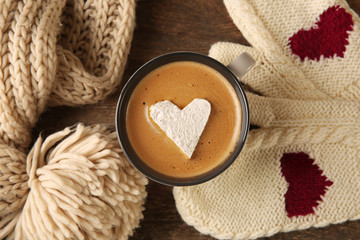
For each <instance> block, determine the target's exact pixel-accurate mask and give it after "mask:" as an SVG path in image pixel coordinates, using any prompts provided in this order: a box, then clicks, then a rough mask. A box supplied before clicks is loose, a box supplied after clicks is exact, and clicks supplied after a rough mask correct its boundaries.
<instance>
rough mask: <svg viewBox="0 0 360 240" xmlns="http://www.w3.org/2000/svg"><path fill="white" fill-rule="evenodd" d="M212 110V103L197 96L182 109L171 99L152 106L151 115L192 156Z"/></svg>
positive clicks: (188, 155)
mask: <svg viewBox="0 0 360 240" xmlns="http://www.w3.org/2000/svg"><path fill="white" fill-rule="evenodd" d="M210 112H211V104H210V103H209V102H208V101H207V100H205V99H200V98H195V99H194V100H193V101H192V102H191V103H189V104H188V105H187V106H186V107H185V108H183V109H182V110H181V109H180V108H179V107H178V106H176V105H175V104H173V103H172V102H170V101H167V100H165V101H161V102H158V103H156V104H154V105H152V106H151V107H150V117H151V118H152V120H153V121H154V122H155V123H156V124H157V125H158V126H159V127H160V128H161V129H162V130H163V131H164V132H165V134H166V135H167V136H168V137H169V138H170V139H171V140H172V141H173V142H174V143H175V144H176V145H177V146H178V147H179V148H180V149H181V150H182V151H183V152H184V153H185V155H186V156H187V157H189V158H191V156H192V154H193V152H194V150H195V148H196V145H197V144H198V142H199V139H200V136H201V134H202V132H203V130H204V128H205V126H206V123H207V121H208V119H209V116H210Z"/></svg>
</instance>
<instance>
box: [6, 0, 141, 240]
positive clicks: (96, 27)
mask: <svg viewBox="0 0 360 240" xmlns="http://www.w3.org/2000/svg"><path fill="white" fill-rule="evenodd" d="M0 13H1V14H0V239H3V238H8V239H13V238H16V239H112V238H115V236H116V238H117V239H126V238H127V237H128V235H130V234H131V233H132V231H133V228H135V227H136V226H137V225H138V223H139V220H140V218H142V214H141V212H142V209H143V207H142V205H143V202H144V198H145V196H146V192H145V185H146V184H147V180H146V178H145V177H144V176H142V175H140V174H139V173H138V172H137V171H136V170H135V169H134V168H133V167H132V166H131V165H129V163H128V162H127V160H126V159H125V158H124V156H123V154H122V152H121V149H120V147H119V145H118V142H117V139H116V137H115V135H114V133H110V132H109V131H107V130H106V129H104V128H102V127H100V126H95V127H84V126H83V125H78V126H77V127H76V128H75V129H73V130H71V129H69V128H67V129H65V130H64V131H61V132H59V133H55V134H53V135H51V136H49V137H48V138H47V139H46V140H45V141H44V140H43V139H42V138H41V137H40V138H39V139H38V140H37V141H36V143H35V145H34V146H33V148H32V150H31V151H30V153H29V155H28V156H26V154H25V153H26V152H27V149H28V147H29V144H30V142H31V137H30V132H31V128H32V127H33V126H34V125H35V123H36V121H37V119H38V117H39V115H40V114H41V113H42V112H43V111H44V109H45V108H46V105H47V104H48V102H50V104H51V105H60V104H66V105H78V104H87V103H93V102H96V101H99V100H102V99H104V98H105V97H106V96H107V95H108V94H110V93H111V92H113V91H115V90H116V86H117V85H118V84H119V82H120V79H121V76H122V74H123V71H124V66H125V63H126V60H127V55H128V53H129V49H130V43H131V38H132V33H133V29H134V21H135V1H134V0H119V1H110V0H109V1H91V0H90V1H75V0H69V1H65V0H58V1H51V0H45V1H44V0H29V1H21V0H18V1H16V0H5V1H2V2H1V3H0ZM15 228H16V230H15V231H14V229H15Z"/></svg>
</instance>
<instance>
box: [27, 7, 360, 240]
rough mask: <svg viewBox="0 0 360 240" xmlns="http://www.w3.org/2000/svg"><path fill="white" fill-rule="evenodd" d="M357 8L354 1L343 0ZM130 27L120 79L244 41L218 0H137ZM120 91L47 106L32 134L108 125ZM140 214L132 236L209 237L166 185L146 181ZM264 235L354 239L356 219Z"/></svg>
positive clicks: (277, 239)
mask: <svg viewBox="0 0 360 240" xmlns="http://www.w3.org/2000/svg"><path fill="white" fill-rule="evenodd" d="M349 4H350V6H351V7H352V8H353V9H354V10H355V12H357V13H358V14H359V13H360V0H351V1H349ZM136 11H137V26H136V29H135V34H134V39H133V43H132V48H131V53H130V56H129V61H128V66H127V69H126V71H125V74H124V79H123V82H125V81H126V80H127V79H128V78H129V76H130V75H131V74H132V73H133V72H134V71H135V70H136V69H137V68H139V67H140V66H141V65H142V64H143V63H145V62H146V61H148V60H150V59H151V58H153V57H156V56H158V55H160V54H164V53H167V52H171V51H179V50H187V51H195V52H199V53H203V54H207V53H208V50H209V48H210V46H211V45H212V44H213V43H215V42H218V41H230V42H237V43H242V44H246V40H245V39H244V38H243V36H242V35H241V33H240V32H239V30H238V29H237V28H236V27H235V25H234V24H233V23H232V20H231V19H230V17H229V16H228V14H227V12H226V9H225V7H224V5H223V2H222V1H221V0H216V1H215V0H211V1H206V0H191V1H184V0H142V1H141V0H140V1H138V2H137V9H136ZM119 93H120V90H118V91H117V92H116V93H115V94H114V95H112V96H111V97H109V98H108V99H107V100H105V101H104V102H102V103H99V104H96V105H89V106H83V107H78V108H69V107H57V108H52V109H48V111H47V112H45V113H44V114H43V115H42V116H41V118H40V120H39V123H38V124H37V126H36V128H35V129H34V131H33V132H34V133H33V134H34V136H36V135H37V134H38V133H39V132H40V131H42V130H44V129H50V130H60V129H63V128H64V127H66V126H70V125H72V124H75V123H77V122H84V123H86V124H95V123H102V124H106V125H107V126H108V127H109V128H112V129H114V115H115V107H116V102H117V98H118V96H119ZM147 191H148V198H147V202H146V206H145V207H146V210H145V212H144V219H143V220H142V221H141V226H140V228H138V229H136V230H135V233H134V235H133V237H131V238H130V239H132V240H134V239H136V240H138V239H139V240H150V239H154V240H155V239H157V240H162V239H170V240H171V239H190V240H192V239H195V240H209V239H213V238H212V237H209V236H205V235H201V234H200V233H199V232H197V231H196V230H195V229H194V228H193V227H191V226H188V225H186V224H185V223H184V222H183V221H182V219H181V217H180V216H179V214H178V213H177V211H176V208H175V204H174V199H173V196H172V188H171V187H167V186H162V185H160V184H157V183H154V182H150V183H149V185H148V186H147ZM262 239H269V240H282V239H289V240H290V239H294V240H295V239H302V240H312V239H329V240H332V239H333V240H335V239H343V240H349V239H354V240H355V239H360V221H358V222H347V223H343V224H338V225H331V226H329V227H326V228H319V229H314V228H312V229H309V230H304V231H298V232H291V233H279V234H277V235H275V236H273V237H270V238H262Z"/></svg>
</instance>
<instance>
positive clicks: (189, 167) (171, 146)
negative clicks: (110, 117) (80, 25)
mask: <svg viewBox="0 0 360 240" xmlns="http://www.w3.org/2000/svg"><path fill="white" fill-rule="evenodd" d="M253 64H254V62H253V60H252V58H251V57H250V56H249V55H247V54H242V55H240V56H239V57H238V58H237V59H235V60H234V61H233V62H232V63H231V64H230V65H229V66H227V67H226V66H224V65H223V64H221V63H220V62H218V61H216V60H215V59H213V58H210V57H208V56H205V55H201V54H198V53H194V52H174V53H168V54H165V55H162V56H159V57H157V58H154V59H152V60H150V61H149V62H147V63H145V64H144V65H143V66H142V67H140V68H139V69H138V70H137V71H136V72H135V73H134V74H133V75H132V76H131V77H130V79H129V80H128V82H127V84H126V85H125V86H124V88H123V90H122V92H121V94H120V97H119V101H118V104H117V109H116V118H115V125H116V130H117V134H118V139H119V142H120V145H121V147H122V149H123V151H124V153H125V155H126V156H127V158H128V159H129V161H130V162H131V163H132V164H133V165H134V166H135V167H136V168H137V169H138V170H140V171H141V172H142V173H143V174H145V175H146V176H147V177H148V178H150V179H152V180H154V181H156V182H159V183H162V184H166V185H171V186H189V185H195V184H199V183H203V182H205V181H208V180H210V179H212V178H214V177H216V176H217V175H219V174H220V173H222V172H223V171H224V170H225V169H227V168H228V167H229V166H230V165H231V164H232V163H233V162H234V161H235V159H236V158H237V156H238V155H239V153H240V151H241V149H242V147H243V145H244V143H245V139H246V136H247V133H248V131H249V124H250V123H249V109H248V103H247V100H246V96H245V93H244V90H243V88H242V87H241V85H240V84H239V82H238V78H241V76H242V75H244V74H245V73H246V71H247V70H248V69H249V68H250V67H251V66H252V65H253ZM230 69H231V70H230ZM235 74H236V75H235ZM194 99H195V100H198V102H197V103H199V104H200V105H201V104H202V103H203V102H206V103H207V104H208V105H206V106H209V108H210V106H211V110H210V109H209V111H208V112H207V119H205V120H203V118H205V117H204V116H202V110H201V109H200V108H196V106H195V105H196V104H194V103H195V101H194ZM199 99H200V100H201V101H203V102H201V101H200V100H199ZM159 103H161V104H162V105H161V106H164V108H163V109H162V108H159V106H160V105H159ZM200 105H199V106H200ZM154 106H156V107H158V108H157V109H156V110H157V111H158V112H156V116H155V115H154V114H152V113H153V112H151V111H152V109H154ZM165 106H166V107H167V108H166V107H165ZM191 107H192V109H191ZM169 109H172V110H169ZM185 109H186V110H185ZM188 110H189V111H188ZM181 111H183V113H184V114H183V113H181ZM185 111H188V112H189V116H188V119H187V118H186V116H187V115H186V114H185ZM174 112H176V114H178V115H171V114H175V113H174ZM180 113H181V114H180ZM154 116H155V117H154ZM180 116H181V117H180ZM184 116H185V118H183V117H184ZM159 119H160V120H159ZM199 119H200V120H199ZM157 120H158V121H157ZM161 121H163V122H161ZM204 121H205V125H204ZM162 124H165V125H162ZM166 124H167V125H166ZM172 124H174V126H175V125H176V126H175V127H174V126H171V125H172ZM168 125H170V127H169V128H166V127H167V126H168ZM164 126H165V127H164ZM182 128H187V129H182ZM189 128H193V129H194V130H193V132H195V133H194V134H193V135H196V134H197V135H196V136H197V137H198V138H197V139H195V140H196V142H195V143H194V141H190V140H191V139H190V140H188V139H187V137H186V136H187V135H186V134H188V135H189V136H192V135H191V134H192V132H191V131H190V133H189V131H187V130H188V129H189ZM182 135H184V136H182ZM182 137H183V139H181V138H182ZM189 138H190V137H189ZM181 144H182V145H181ZM181 146H183V147H184V148H185V149H190V148H191V150H192V152H191V153H190V154H184V152H185V153H186V152H187V151H185V150H184V148H181Z"/></svg>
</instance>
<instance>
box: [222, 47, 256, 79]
mask: <svg viewBox="0 0 360 240" xmlns="http://www.w3.org/2000/svg"><path fill="white" fill-rule="evenodd" d="M254 65H255V60H254V58H253V57H252V56H250V55H249V54H248V53H247V52H243V53H241V54H240V55H239V56H237V57H236V58H235V59H234V60H233V61H232V62H231V63H230V64H229V65H227V67H228V68H229V69H230V71H231V72H232V73H234V75H235V76H236V77H237V79H238V80H239V81H240V79H241V78H242V77H243V76H244V75H245V74H246V73H247V72H248V71H249V70H250V69H251V68H252V67H253V66H254Z"/></svg>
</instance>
